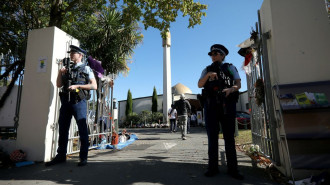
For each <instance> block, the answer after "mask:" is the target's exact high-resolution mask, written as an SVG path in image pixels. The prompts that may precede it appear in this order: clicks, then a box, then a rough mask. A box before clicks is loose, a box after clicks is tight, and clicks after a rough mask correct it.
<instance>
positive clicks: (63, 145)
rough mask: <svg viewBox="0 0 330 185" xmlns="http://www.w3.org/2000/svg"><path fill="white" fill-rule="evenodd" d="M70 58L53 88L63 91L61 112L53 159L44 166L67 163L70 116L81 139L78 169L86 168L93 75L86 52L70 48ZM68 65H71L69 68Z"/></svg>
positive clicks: (71, 46)
mask: <svg viewBox="0 0 330 185" xmlns="http://www.w3.org/2000/svg"><path fill="white" fill-rule="evenodd" d="M68 53H70V58H65V59H63V64H64V65H63V68H61V69H60V70H59V72H58V75H57V80H56V85H57V87H58V88H61V87H62V91H61V92H60V99H61V108H60V115H59V120H58V124H59V142H58V149H57V155H56V157H55V158H54V159H53V160H51V161H50V162H46V163H45V165H46V166H51V165H55V164H59V163H63V162H66V153H67V145H68V137H69V128H70V123H71V119H72V116H73V117H74V118H75V120H76V122H77V125H78V129H79V136H80V143H81V145H80V153H79V158H80V162H79V163H78V166H85V165H86V164H87V156H88V147H89V140H88V130H87V123H86V115H87V102H86V101H87V100H88V99H89V98H90V95H89V91H90V90H94V89H97V84H96V80H95V76H94V74H93V71H92V70H91V68H90V67H89V66H87V65H86V62H85V61H84V55H86V51H85V50H83V49H81V48H79V47H77V46H74V45H70V51H68ZM71 61H72V62H73V63H72V64H71Z"/></svg>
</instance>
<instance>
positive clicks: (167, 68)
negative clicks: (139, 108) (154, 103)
mask: <svg viewBox="0 0 330 185" xmlns="http://www.w3.org/2000/svg"><path fill="white" fill-rule="evenodd" d="M170 47H171V34H170V31H167V32H166V39H163V115H164V120H163V121H164V123H168V116H167V111H168V109H169V108H170V107H171V103H172V89H171V57H170V56H171V53H170Z"/></svg>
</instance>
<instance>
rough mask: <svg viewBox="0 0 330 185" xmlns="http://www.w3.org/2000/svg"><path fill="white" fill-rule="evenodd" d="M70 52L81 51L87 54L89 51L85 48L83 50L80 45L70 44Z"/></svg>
mask: <svg viewBox="0 0 330 185" xmlns="http://www.w3.org/2000/svg"><path fill="white" fill-rule="evenodd" d="M70 52H79V53H82V54H84V55H86V54H87V52H86V51H85V50H83V49H81V48H80V47H78V46H75V45H70V51H68V53H70Z"/></svg>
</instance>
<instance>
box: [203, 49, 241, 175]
mask: <svg viewBox="0 0 330 185" xmlns="http://www.w3.org/2000/svg"><path fill="white" fill-rule="evenodd" d="M221 47H223V48H224V46H222V45H221ZM221 49H222V48H221ZM223 50H225V51H226V52H225V53H224V54H226V55H227V54H228V50H227V49H226V48H224V49H223ZM211 51H212V47H211ZM210 53H211V52H210ZM210 53H209V55H210ZM208 72H216V73H217V76H218V80H213V81H210V79H209V80H208V81H207V82H206V83H205V84H204V87H203V90H202V97H203V104H204V113H205V127H206V131H207V135H208V155H209V161H208V172H211V174H205V175H206V176H213V175H215V174H216V173H218V172H219V170H218V159H219V143H218V139H219V131H220V125H219V122H220V124H221V128H222V131H223V136H224V140H225V150H226V158H227V168H228V173H229V174H238V170H237V156H236V149H235V139H234V133H235V115H236V102H237V100H238V91H236V92H234V93H231V94H229V96H228V97H225V94H223V93H222V90H223V89H225V88H230V87H232V86H233V85H234V81H235V80H237V79H240V77H239V74H238V71H237V69H236V67H235V66H233V65H232V64H228V63H220V62H213V63H212V64H211V65H209V66H207V67H206V68H205V69H204V70H203V72H202V74H201V77H200V79H202V78H203V77H204V76H205V75H206V74H207V73H208Z"/></svg>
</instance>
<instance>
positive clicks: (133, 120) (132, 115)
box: [124, 112, 140, 127]
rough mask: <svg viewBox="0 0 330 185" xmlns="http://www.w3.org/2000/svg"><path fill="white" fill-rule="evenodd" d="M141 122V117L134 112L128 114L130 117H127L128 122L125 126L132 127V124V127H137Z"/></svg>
mask: <svg viewBox="0 0 330 185" xmlns="http://www.w3.org/2000/svg"><path fill="white" fill-rule="evenodd" d="M139 122H140V118H139V115H138V114H136V113H135V112H132V113H130V114H128V116H127V117H126V121H125V123H124V126H126V127H128V126H130V125H131V123H132V126H133V125H136V124H137V123H139Z"/></svg>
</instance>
